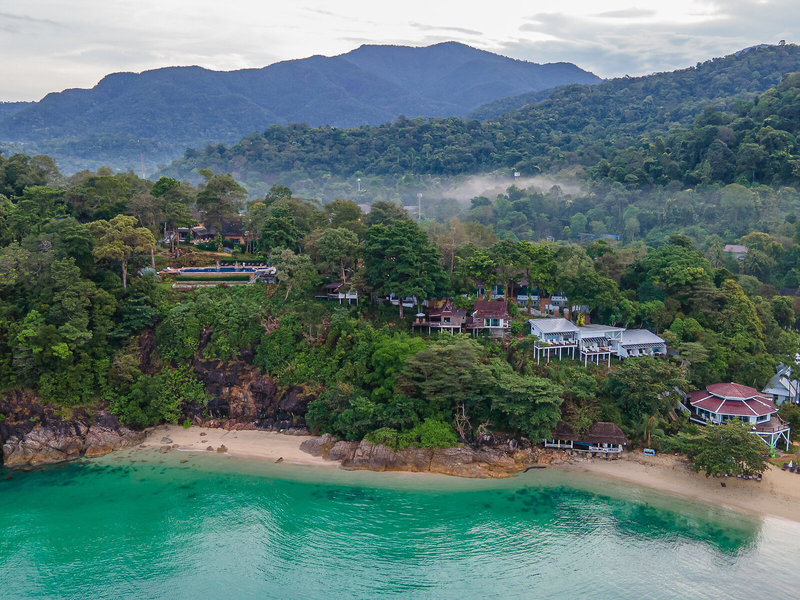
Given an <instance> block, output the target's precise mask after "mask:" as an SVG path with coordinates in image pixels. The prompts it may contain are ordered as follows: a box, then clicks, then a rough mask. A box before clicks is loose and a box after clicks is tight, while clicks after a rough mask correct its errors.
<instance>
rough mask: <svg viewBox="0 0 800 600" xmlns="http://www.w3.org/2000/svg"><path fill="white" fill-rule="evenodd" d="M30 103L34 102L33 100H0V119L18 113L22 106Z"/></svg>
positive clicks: (25, 106)
mask: <svg viewBox="0 0 800 600" xmlns="http://www.w3.org/2000/svg"><path fill="white" fill-rule="evenodd" d="M32 104H35V102H0V121H2V120H3V119H6V118H8V117H10V116H11V115H14V114H16V113H18V112H19V111H21V110H22V109H23V108H27V107H29V106H31V105H32Z"/></svg>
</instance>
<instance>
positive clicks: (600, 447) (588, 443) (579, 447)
mask: <svg viewBox="0 0 800 600" xmlns="http://www.w3.org/2000/svg"><path fill="white" fill-rule="evenodd" d="M627 445H628V437H627V436H626V435H625V433H624V432H623V431H622V429H620V428H619V427H618V426H617V425H615V424H614V423H608V422H606V421H598V422H597V423H595V424H594V425H592V426H591V427H589V430H588V431H587V432H586V433H584V434H583V435H578V434H577V433H575V431H574V430H573V429H572V428H571V427H570V426H569V425H567V424H566V423H564V422H563V421H559V423H558V424H557V425H556V427H555V429H554V430H553V433H552V434H551V435H550V439H546V440H544V446H545V448H559V449H562V450H575V451H577V452H597V453H599V454H619V453H621V452H622V451H623V450H624V449H625V446H627Z"/></svg>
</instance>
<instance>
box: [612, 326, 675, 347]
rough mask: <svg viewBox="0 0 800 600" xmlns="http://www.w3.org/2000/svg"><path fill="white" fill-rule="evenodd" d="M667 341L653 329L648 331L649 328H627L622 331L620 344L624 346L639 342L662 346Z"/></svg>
mask: <svg viewBox="0 0 800 600" xmlns="http://www.w3.org/2000/svg"><path fill="white" fill-rule="evenodd" d="M664 343H665V342H664V340H663V339H662V338H660V337H658V336H657V335H656V334H655V333H653V332H652V331H648V330H647V329H626V330H625V331H623V332H622V340H621V341H620V344H621V345H622V346H633V345H639V344H645V345H649V344H652V345H656V346H661V345H663V344H664Z"/></svg>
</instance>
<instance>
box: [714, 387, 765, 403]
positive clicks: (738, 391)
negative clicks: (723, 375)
mask: <svg viewBox="0 0 800 600" xmlns="http://www.w3.org/2000/svg"><path fill="white" fill-rule="evenodd" d="M706 390H708V391H709V392H710V393H711V394H714V395H715V396H719V397H721V398H727V399H730V400H746V399H748V398H755V397H756V396H760V395H761V392H759V391H758V390H757V389H756V388H751V387H749V386H746V385H742V384H741V383H714V384H712V385H708V386H706Z"/></svg>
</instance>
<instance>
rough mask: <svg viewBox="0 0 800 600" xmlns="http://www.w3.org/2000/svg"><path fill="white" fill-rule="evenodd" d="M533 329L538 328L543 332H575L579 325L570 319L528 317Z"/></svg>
mask: <svg viewBox="0 0 800 600" xmlns="http://www.w3.org/2000/svg"><path fill="white" fill-rule="evenodd" d="M528 323H530V326H531V329H533V328H536V329H538V330H539V331H541V332H542V333H575V332H577V331H578V327H577V326H576V325H575V324H574V323H573V322H572V321H570V320H569V319H564V318H553V319H528Z"/></svg>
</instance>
